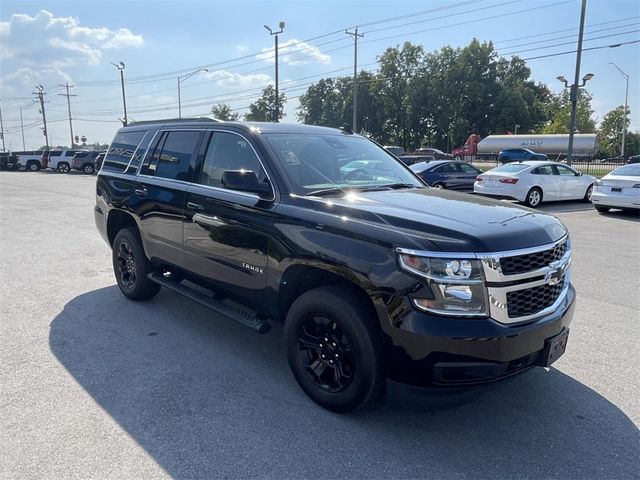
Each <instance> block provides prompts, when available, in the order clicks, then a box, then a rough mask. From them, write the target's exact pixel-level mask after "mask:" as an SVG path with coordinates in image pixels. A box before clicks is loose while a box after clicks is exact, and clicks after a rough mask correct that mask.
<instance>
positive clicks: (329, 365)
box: [298, 315, 355, 393]
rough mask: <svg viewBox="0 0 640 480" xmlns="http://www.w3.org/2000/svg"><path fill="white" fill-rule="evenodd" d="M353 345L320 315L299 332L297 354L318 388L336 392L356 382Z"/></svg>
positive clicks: (342, 333) (305, 324) (335, 325)
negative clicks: (354, 379)
mask: <svg viewBox="0 0 640 480" xmlns="http://www.w3.org/2000/svg"><path fill="white" fill-rule="evenodd" d="M352 354H353V346H352V345H351V341H350V340H349V337H348V336H347V335H346V334H345V333H344V332H343V330H342V329H341V328H340V327H339V326H338V324H337V323H336V322H334V321H332V320H329V319H328V318H326V317H324V316H320V315H316V316H312V317H310V318H307V319H306V320H305V321H304V322H303V324H302V328H300V330H299V332H298V355H299V357H300V361H301V362H302V364H303V365H304V368H305V370H306V373H307V377H308V378H309V379H310V380H311V381H312V382H314V383H315V384H316V385H317V386H318V388H320V389H321V390H324V391H326V392H329V393H337V392H340V391H342V390H344V389H345V388H347V387H348V386H349V385H350V384H351V381H352V380H353V374H354V369H355V365H354V361H353V356H352Z"/></svg>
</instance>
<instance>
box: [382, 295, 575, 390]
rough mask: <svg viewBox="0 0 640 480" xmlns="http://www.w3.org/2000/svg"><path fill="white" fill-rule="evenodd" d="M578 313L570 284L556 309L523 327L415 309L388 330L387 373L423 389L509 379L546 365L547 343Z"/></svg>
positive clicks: (521, 325)
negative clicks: (445, 316) (575, 311)
mask: <svg viewBox="0 0 640 480" xmlns="http://www.w3.org/2000/svg"><path fill="white" fill-rule="evenodd" d="M574 309H575V289H574V288H573V286H572V285H569V289H568V292H567V294H566V296H565V297H564V301H563V302H562V304H561V305H559V306H558V308H557V309H556V310H555V311H553V312H552V313H549V314H547V315H544V316H542V317H539V318H537V319H535V320H532V321H530V322H527V323H524V324H512V325H507V324H504V323H499V322H497V321H496V320H494V319H492V318H484V319H478V318H466V319H464V318H444V317H441V316H436V315H430V314H427V313H423V312H419V311H417V310H415V309H412V310H411V311H410V312H409V313H408V314H407V315H406V316H405V317H404V318H403V319H402V322H400V323H399V324H398V325H397V326H396V327H394V328H392V330H393V331H392V332H387V333H388V337H387V339H388V341H389V344H388V350H387V352H388V354H387V363H386V364H387V375H388V377H389V378H391V379H392V380H395V381H399V382H403V383H407V384H410V385H416V386H424V387H454V386H466V385H477V384H483V383H491V382H495V381H498V380H502V379H505V378H507V377H510V376H512V375H515V374H518V373H521V372H524V371H526V370H527V369H529V368H531V367H534V366H536V365H542V364H543V363H544V359H545V358H546V351H545V347H546V345H547V340H548V339H550V338H552V337H555V336H556V335H558V334H559V333H561V332H562V331H563V330H565V329H568V328H569V325H570V323H571V320H572V319H573V313H574Z"/></svg>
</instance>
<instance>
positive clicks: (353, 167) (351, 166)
mask: <svg viewBox="0 0 640 480" xmlns="http://www.w3.org/2000/svg"><path fill="white" fill-rule="evenodd" d="M340 173H341V174H342V176H343V177H344V178H345V179H347V180H367V181H370V180H378V179H382V180H387V181H392V180H393V171H392V170H389V163H388V162H385V161H382V160H354V161H352V162H349V163H347V164H346V165H344V166H342V167H340ZM390 174H391V176H389V175H390Z"/></svg>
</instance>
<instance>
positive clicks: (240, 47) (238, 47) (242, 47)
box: [236, 43, 249, 52]
mask: <svg viewBox="0 0 640 480" xmlns="http://www.w3.org/2000/svg"><path fill="white" fill-rule="evenodd" d="M236 50H237V51H239V52H246V51H247V50H249V47H247V46H246V45H243V44H242V43H240V44H238V45H236Z"/></svg>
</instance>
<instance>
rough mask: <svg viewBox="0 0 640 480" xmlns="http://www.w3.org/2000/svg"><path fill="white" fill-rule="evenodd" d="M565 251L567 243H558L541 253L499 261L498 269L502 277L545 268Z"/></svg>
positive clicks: (558, 258) (505, 258)
mask: <svg viewBox="0 0 640 480" xmlns="http://www.w3.org/2000/svg"><path fill="white" fill-rule="evenodd" d="M566 251H567V242H566V241H564V242H562V243H559V244H558V245H556V246H555V247H553V248H551V249H549V250H544V251H542V252H535V253H528V254H526V255H517V256H513V257H503V258H501V259H500V267H501V268H502V273H503V274H504V275H517V274H519V273H526V272H531V271H533V270H538V269H540V268H543V267H546V266H547V265H549V264H550V263H551V262H555V261H556V260H560V259H561V258H562V257H563V256H564V254H565V252H566Z"/></svg>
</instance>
